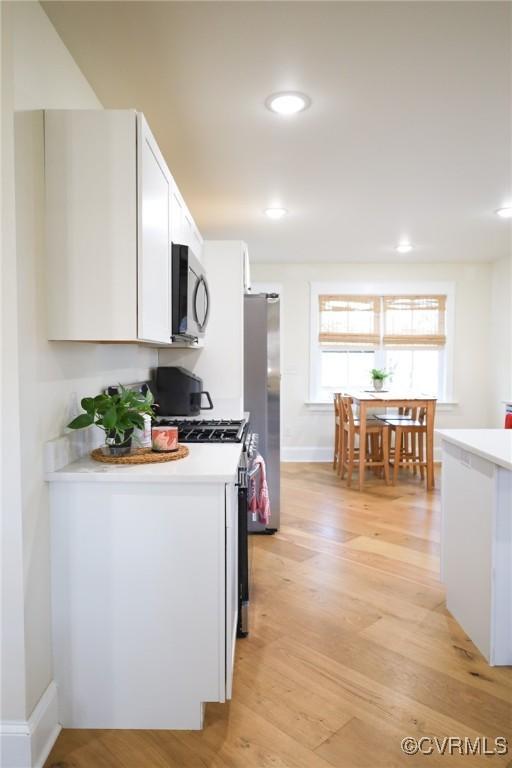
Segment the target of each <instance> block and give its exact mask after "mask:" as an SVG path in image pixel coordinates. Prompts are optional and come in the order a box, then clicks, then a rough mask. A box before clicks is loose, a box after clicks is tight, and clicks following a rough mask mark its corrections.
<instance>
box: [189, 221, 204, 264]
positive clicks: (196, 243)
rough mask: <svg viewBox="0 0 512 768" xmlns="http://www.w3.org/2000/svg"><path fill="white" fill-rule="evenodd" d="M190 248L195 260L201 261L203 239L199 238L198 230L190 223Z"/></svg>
mask: <svg viewBox="0 0 512 768" xmlns="http://www.w3.org/2000/svg"><path fill="white" fill-rule="evenodd" d="M190 247H191V248H192V250H193V252H194V253H195V255H196V256H197V258H198V259H199V260H200V261H202V258H203V238H202V237H201V235H200V233H199V230H198V228H197V227H196V225H195V224H194V222H192V234H191V238H190Z"/></svg>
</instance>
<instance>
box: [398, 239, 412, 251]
mask: <svg viewBox="0 0 512 768" xmlns="http://www.w3.org/2000/svg"><path fill="white" fill-rule="evenodd" d="M395 250H396V251H398V253H409V251H412V245H411V244H410V243H407V242H405V241H404V242H403V243H398V245H397V246H396V248H395Z"/></svg>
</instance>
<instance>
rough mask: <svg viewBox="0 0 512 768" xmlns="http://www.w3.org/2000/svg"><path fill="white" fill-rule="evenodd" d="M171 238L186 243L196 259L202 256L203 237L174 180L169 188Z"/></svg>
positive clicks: (182, 243)
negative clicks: (170, 188)
mask: <svg viewBox="0 0 512 768" xmlns="http://www.w3.org/2000/svg"><path fill="white" fill-rule="evenodd" d="M171 240H172V242H173V243H179V244H180V245H188V246H189V248H191V249H192V251H193V252H194V254H195V255H196V256H197V258H198V259H201V258H202V255H203V238H202V237H201V234H200V233H199V230H198V228H197V227H196V224H195V222H194V219H193V218H192V214H191V213H190V211H189V209H188V208H187V205H186V203H185V201H184V199H183V197H182V195H181V192H180V190H179V189H178V185H177V184H176V182H175V181H173V186H172V190H171Z"/></svg>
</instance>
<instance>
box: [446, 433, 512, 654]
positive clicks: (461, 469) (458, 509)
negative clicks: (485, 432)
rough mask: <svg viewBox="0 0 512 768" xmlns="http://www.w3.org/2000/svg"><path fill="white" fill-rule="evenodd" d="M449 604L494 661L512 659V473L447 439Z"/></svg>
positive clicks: (473, 639) (447, 601)
mask: <svg viewBox="0 0 512 768" xmlns="http://www.w3.org/2000/svg"><path fill="white" fill-rule="evenodd" d="M441 492H442V528H441V578H442V581H443V582H444V584H445V585H446V605H447V608H448V610H449V611H450V613H452V614H453V616H454V617H455V619H456V620H457V621H458V622H459V624H460V625H461V626H462V628H463V629H464V631H465V632H466V633H467V634H468V635H469V637H470V638H471V640H472V641H473V642H474V643H475V645H476V646H477V647H478V649H479V650H480V651H481V653H482V654H483V656H484V657H485V658H486V659H487V661H488V662H489V664H491V665H495V664H497V665H500V664H512V472H510V471H507V470H505V469H503V468H501V467H500V466H497V465H496V464H494V463H493V462H492V461H489V460H486V459H484V458H482V457H480V456H478V455H476V453H474V452H472V451H471V450H465V449H464V448H461V447H460V446H458V445H452V444H451V443H449V442H447V441H444V442H443V475H442V486H441Z"/></svg>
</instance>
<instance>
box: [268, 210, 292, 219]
mask: <svg viewBox="0 0 512 768" xmlns="http://www.w3.org/2000/svg"><path fill="white" fill-rule="evenodd" d="M287 213H288V211H287V210H286V208H266V209H265V214H266V215H267V216H268V218H269V219H282V218H283V216H286V214H287Z"/></svg>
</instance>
